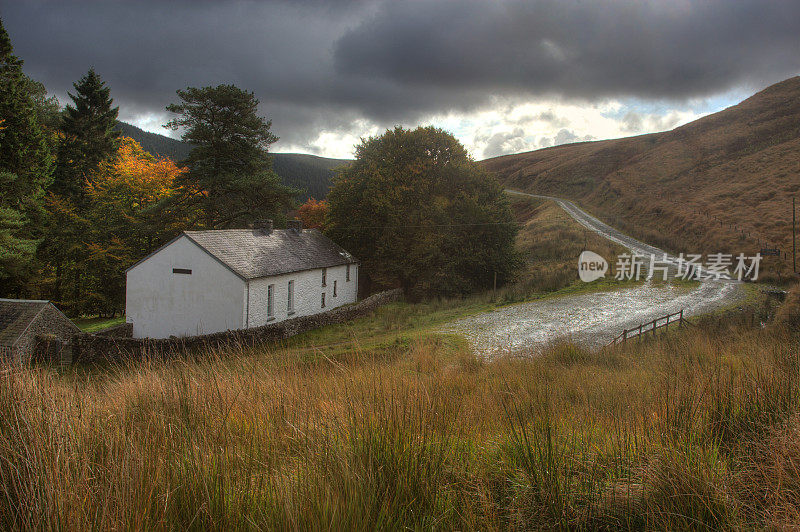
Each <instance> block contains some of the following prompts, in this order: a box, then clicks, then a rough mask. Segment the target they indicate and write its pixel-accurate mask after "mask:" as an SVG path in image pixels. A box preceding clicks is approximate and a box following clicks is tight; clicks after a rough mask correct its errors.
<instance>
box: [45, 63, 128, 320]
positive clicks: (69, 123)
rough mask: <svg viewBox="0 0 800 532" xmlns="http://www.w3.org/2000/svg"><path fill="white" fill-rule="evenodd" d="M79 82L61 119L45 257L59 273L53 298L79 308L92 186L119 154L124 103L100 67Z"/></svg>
mask: <svg viewBox="0 0 800 532" xmlns="http://www.w3.org/2000/svg"><path fill="white" fill-rule="evenodd" d="M73 86H74V87H75V94H70V95H69V97H70V98H71V99H72V102H73V105H67V106H66V108H65V109H64V115H63V120H62V124H61V130H60V136H61V141H60V143H59V147H58V156H57V158H56V169H55V174H54V177H55V178H54V181H53V186H52V187H50V191H51V192H52V194H50V195H49V196H48V200H47V204H48V210H49V211H50V220H49V223H48V230H47V233H46V237H45V240H44V243H43V245H42V247H41V249H40V256H41V257H42V259H43V260H46V261H47V263H48V264H49V265H50V267H51V269H52V274H53V277H54V279H53V289H52V292H51V294H50V297H51V298H52V299H54V300H55V301H58V302H59V303H61V304H62V305H63V306H66V307H67V308H68V309H72V310H73V311H78V309H81V308H82V305H83V299H84V298H85V286H84V284H85V276H84V272H83V271H82V266H81V265H82V264H83V263H84V262H85V260H86V258H87V251H86V247H85V245H84V242H83V237H84V235H85V234H86V233H87V232H88V231H89V230H90V229H91V228H90V227H89V221H88V215H89V212H90V210H91V205H90V204H89V200H88V198H87V185H88V182H89V180H90V179H91V176H92V175H94V173H95V172H96V171H97V170H98V168H99V167H100V165H101V164H102V163H103V162H104V161H107V160H108V159H110V158H112V157H113V156H114V155H115V154H116V151H117V146H118V144H119V139H118V137H119V133H118V132H116V131H114V129H113V128H114V125H115V124H116V121H117V114H118V112H119V108H118V107H112V104H113V100H112V99H111V91H110V89H109V88H108V87H107V86H106V84H105V82H103V80H102V79H100V76H98V75H97V73H96V72H95V71H94V69H90V70H89V72H87V74H86V75H85V76H84V77H82V78H81V79H80V80H79V81H78V82H77V83H75V84H74V85H73Z"/></svg>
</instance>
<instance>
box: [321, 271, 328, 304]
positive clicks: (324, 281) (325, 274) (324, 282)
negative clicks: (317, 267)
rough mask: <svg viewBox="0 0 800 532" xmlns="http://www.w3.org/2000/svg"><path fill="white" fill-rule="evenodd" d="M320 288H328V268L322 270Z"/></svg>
mask: <svg viewBox="0 0 800 532" xmlns="http://www.w3.org/2000/svg"><path fill="white" fill-rule="evenodd" d="M322 286H323V287H324V286H328V268H322ZM323 306H324V305H323Z"/></svg>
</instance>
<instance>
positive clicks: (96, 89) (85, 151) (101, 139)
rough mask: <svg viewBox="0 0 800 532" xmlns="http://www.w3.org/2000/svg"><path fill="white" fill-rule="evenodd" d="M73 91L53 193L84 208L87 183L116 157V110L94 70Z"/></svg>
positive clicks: (67, 112)
mask: <svg viewBox="0 0 800 532" xmlns="http://www.w3.org/2000/svg"><path fill="white" fill-rule="evenodd" d="M73 87H75V94H71V93H70V94H69V97H70V99H71V100H72V102H73V105H69V104H68V105H67V106H66V108H65V109H64V116H63V123H62V125H61V132H62V134H63V139H62V141H61V145H60V147H59V150H58V163H57V167H56V172H55V181H54V183H53V187H52V191H53V192H54V193H55V194H58V195H60V196H63V197H65V198H67V199H69V200H71V201H73V202H74V203H75V204H76V205H77V206H78V207H79V208H84V207H85V205H84V199H85V196H86V191H85V184H86V180H87V179H89V177H90V176H91V175H92V173H93V172H95V171H96V170H97V168H98V166H99V165H100V163H101V162H103V161H105V160H106V159H108V158H109V157H112V156H113V155H114V154H115V153H116V150H117V146H118V143H119V140H118V137H119V132H117V131H115V130H114V126H115V124H116V123H117V115H118V114H119V107H112V105H113V100H112V99H111V90H110V89H109V87H107V86H106V84H105V82H104V81H103V80H102V79H100V76H98V75H97V73H96V72H95V71H94V69H93V68H90V69H89V72H87V73H86V75H85V76H84V77H82V78H81V79H80V80H79V81H78V82H77V83H74V84H73Z"/></svg>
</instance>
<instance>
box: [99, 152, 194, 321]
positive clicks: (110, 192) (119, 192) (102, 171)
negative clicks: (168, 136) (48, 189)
mask: <svg viewBox="0 0 800 532" xmlns="http://www.w3.org/2000/svg"><path fill="white" fill-rule="evenodd" d="M184 172H185V170H184V169H183V168H179V167H178V166H177V165H176V164H175V163H174V162H172V161H171V160H170V159H167V158H156V157H153V156H152V155H150V154H149V153H147V152H146V151H145V150H144V149H143V148H142V147H141V146H140V145H139V144H138V143H137V142H136V141H135V140H133V139H131V138H123V139H122V142H121V143H120V146H119V149H118V151H117V154H116V157H115V158H113V159H112V160H110V161H107V162H104V163H102V164H101V165H100V167H99V169H98V170H97V171H96V172H95V173H94V174H93V176H92V179H91V180H90V181H89V183H88V184H87V187H86V194H87V197H88V199H89V200H90V204H91V206H92V207H91V210H90V212H89V219H90V228H91V229H90V235H89V237H90V238H88V239H87V241H86V242H85V246H86V253H85V256H86V263H85V264H84V266H85V268H84V271H85V272H86V273H87V275H89V278H88V279H87V286H86V292H85V300H84V301H83V306H84V311H86V312H93V313H94V312H96V313H100V314H103V315H111V316H113V315H114V314H115V313H116V312H121V311H122V309H123V308H124V303H125V269H126V268H127V267H128V266H130V265H131V264H133V263H134V262H135V261H136V260H138V259H139V258H141V257H144V256H146V255H147V254H149V253H150V252H152V251H154V250H155V249H156V248H157V247H158V246H160V245H161V244H163V243H164V242H165V241H167V240H168V239H169V238H171V237H173V236H174V235H175V234H177V232H178V231H179V230H180V228H181V227H182V220H181V218H180V217H177V216H174V213H168V212H166V211H165V210H164V206H165V204H166V203H168V202H167V201H166V200H168V199H170V198H171V197H172V196H173V195H174V194H175V192H176V187H175V180H176V178H178V177H179V176H180V175H181V174H183V173H184Z"/></svg>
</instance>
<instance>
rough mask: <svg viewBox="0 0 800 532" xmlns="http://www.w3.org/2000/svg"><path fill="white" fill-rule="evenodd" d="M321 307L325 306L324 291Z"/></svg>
mask: <svg viewBox="0 0 800 532" xmlns="http://www.w3.org/2000/svg"><path fill="white" fill-rule="evenodd" d="M322 308H325V292H323V293H322Z"/></svg>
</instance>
